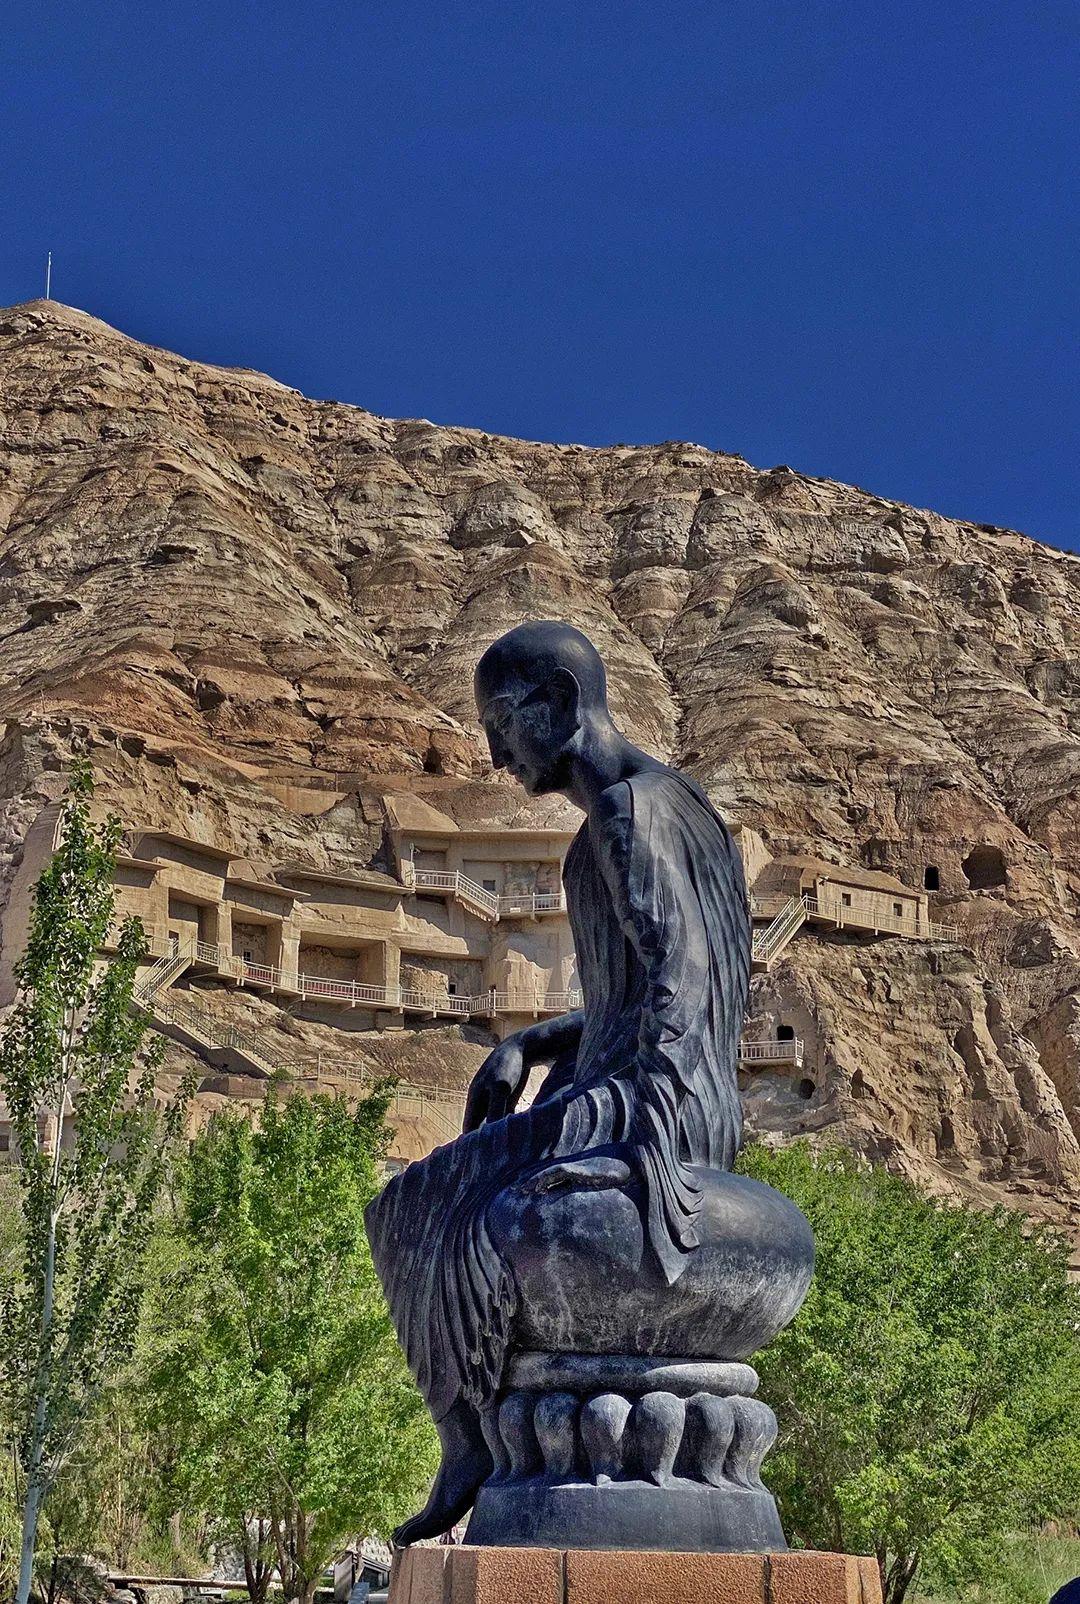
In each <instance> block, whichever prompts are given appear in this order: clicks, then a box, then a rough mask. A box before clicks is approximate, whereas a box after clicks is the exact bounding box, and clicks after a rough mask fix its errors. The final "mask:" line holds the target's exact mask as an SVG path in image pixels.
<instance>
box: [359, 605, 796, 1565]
mask: <svg viewBox="0 0 1080 1604" xmlns="http://www.w3.org/2000/svg"><path fill="white" fill-rule="evenodd" d="M475 689H476V704H477V709H478V711H479V714H480V717H481V719H482V721H483V724H484V728H485V731H486V733H487V738H488V742H489V745H490V749H491V758H492V762H493V763H494V765H495V767H496V768H506V769H509V770H510V771H511V773H513V774H514V775H515V776H516V777H517V778H518V779H519V780H520V781H521V783H522V784H523V785H524V787H525V789H526V791H528V793H529V794H530V795H531V796H539V795H543V794H545V793H547V792H553V791H560V792H562V794H563V795H564V796H566V797H568V798H569V799H570V800H571V801H572V802H574V803H576V804H577V806H578V807H579V808H581V809H582V810H583V812H584V813H585V822H584V823H583V825H582V827H581V829H580V831H579V832H578V834H577V836H576V838H575V839H574V842H573V844H572V845H571V847H570V850H569V852H568V854H567V858H566V865H565V884H566V898H567V909H568V913H569V918H570V923H571V926H572V929H573V933H574V940H575V943H576V947H577V960H578V970H579V975H580V982H581V988H582V993H583V997H584V1006H583V1007H582V1009H581V1010H580V1011H578V1012H575V1013H571V1014H566V1015H564V1016H563V1017H562V1018H560V1019H554V1020H551V1021H546V1022H543V1023H540V1024H537V1025H533V1026H531V1027H529V1028H528V1029H526V1030H522V1031H520V1032H518V1033H517V1034H516V1035H514V1036H510V1037H508V1038H507V1039H506V1040H505V1041H503V1042H502V1043H500V1045H499V1046H498V1047H496V1048H495V1050H494V1051H493V1052H492V1053H491V1054H490V1056H489V1057H488V1059H487V1060H486V1062H485V1063H484V1064H483V1066H482V1067H481V1069H480V1070H479V1072H478V1073H477V1075H476V1078H475V1080H474V1081H473V1084H472V1087H471V1089H470V1092H469V1098H468V1103H467V1107H466V1116H465V1131H464V1133H463V1134H462V1135H461V1136H460V1137H459V1138H458V1139H457V1140H456V1141H453V1142H450V1143H448V1144H447V1145H446V1146H444V1147H440V1148H437V1149H436V1150H435V1152H433V1153H432V1154H431V1155H430V1156H429V1157H428V1158H426V1159H423V1160H421V1161H419V1162H418V1163H415V1164H411V1165H409V1167H408V1168H407V1169H406V1170H405V1171H403V1172H402V1173H401V1174H400V1175H398V1176H396V1177H395V1178H394V1179H392V1180H391V1181H390V1182H389V1184H388V1185H387V1186H386V1188H385V1190H384V1191H383V1192H382V1193H381V1194H380V1195H379V1196H378V1197H377V1198H376V1199H375V1201H374V1202H373V1203H372V1204H371V1206H370V1208H369V1210H368V1215H367V1224H368V1233H369V1236H370V1239H371V1245H372V1251H373V1253H374V1257H375V1263H376V1267H377V1269H378V1272H379V1276H380V1278H381V1280H382V1284H383V1287H384V1288H385V1291H386V1296H387V1299H388V1302H389V1305H390V1309H391V1313H392V1315H393V1319H394V1324H395V1327H396V1330H397V1332H398V1336H399V1338H400V1340H401V1343H402V1345H403V1347H404V1349H405V1352H406V1355H407V1357H408V1360H409V1364H410V1367H411V1369H412V1371H413V1374H414V1375H415V1377H416V1380H417V1383H418V1385H419V1387H420V1389H421V1392H422V1393H423V1396H424V1398H425V1400H426V1402H427V1404H428V1407H429V1408H430V1410H431V1413H432V1416H433V1418H434V1420H435V1423H436V1426H437V1429H438V1432H439V1438H440V1441H441V1444H442V1451H443V1458H442V1464H441V1467H440V1470H439V1474H438V1476H437V1478H436V1481H435V1485H434V1488H433V1490H432V1494H431V1498H430V1500H429V1502H428V1505H427V1507H426V1508H425V1509H424V1510H423V1511H422V1513H420V1514H419V1515H417V1516H415V1517H414V1518H413V1519H412V1520H410V1521H407V1522H406V1524H405V1525H404V1526H403V1527H402V1528H401V1529H400V1531H399V1532H398V1533H397V1534H396V1539H397V1541H398V1542H399V1543H402V1544H404V1543H410V1542H414V1541H416V1540H418V1539H420V1538H423V1537H432V1536H436V1535H438V1534H439V1533H442V1532H444V1531H445V1530H447V1529H448V1528H449V1527H450V1526H451V1525H452V1524H453V1523H454V1522H456V1521H458V1520H460V1519H461V1518H462V1516H463V1515H464V1514H465V1513H466V1511H467V1510H469V1509H472V1512H473V1513H472V1517H471V1520H470V1523H469V1528H468V1533H467V1541H468V1542H470V1543H481V1544H487V1543H497V1544H503V1545H507V1546H530V1545H532V1546H537V1545H539V1546H543V1547H550V1548H575V1547H576V1548H663V1549H684V1550H685V1549H704V1550H714V1549H715V1550H723V1549H733V1550H744V1551H745V1550H751V1549H755V1550H766V1549H777V1548H782V1547H784V1539H783V1534H782V1531H781V1529H780V1524H779V1520H778V1518H777V1514H776V1507H775V1504H774V1503H773V1500H772V1497H771V1495H770V1494H769V1493H768V1492H767V1490H766V1489H765V1488H764V1487H763V1486H762V1483H761V1481H760V1479H759V1476H758V1471H759V1468H760V1465H761V1460H762V1458H763V1456H764V1454H765V1452H766V1450H767V1449H768V1447H769V1446H770V1445H771V1443H772V1440H773V1437H774V1436H775V1430H776V1424H775V1419H774V1417H773V1415H772V1412H771V1411H770V1410H769V1409H768V1408H767V1406H766V1405H765V1404H763V1403H760V1402H759V1401H757V1400H756V1399H755V1398H754V1397H753V1396H752V1394H753V1393H754V1391H755V1389H756V1386H757V1376H756V1374H755V1372H754V1371H753V1370H752V1369H751V1367H750V1366H749V1365H747V1364H745V1363H744V1362H743V1361H744V1360H745V1359H747V1358H748V1357H749V1356H750V1355H751V1354H752V1353H754V1352H755V1351H756V1349H758V1348H759V1347H761V1346H763V1344H765V1343H767V1342H769V1341H771V1340H772V1338H773V1337H774V1336H775V1335H776V1334H777V1333H778V1332H779V1331H780V1330H782V1329H783V1327H784V1326H785V1325H786V1324H787V1323H788V1322H789V1321H790V1320H791V1319H792V1318H793V1317H794V1315H795V1314H796V1312H797V1311H798V1308H799V1306H800V1304H801V1303H802V1300H803V1298H804V1296H805V1294H806V1290H807V1287H808V1285H809V1282H810V1277H811V1274H812V1270H813V1240H812V1237H811V1234H810V1229H809V1226H808V1225H807V1222H806V1220H805V1219H804V1217H803V1215H802V1214H801V1213H800V1212H799V1210H798V1209H797V1208H796V1207H795V1205H794V1204H793V1203H791V1202H790V1201H789V1200H788V1199H786V1198H784V1197H782V1196H780V1194H778V1193H776V1192H774V1191H772V1190H771V1189H770V1188H768V1187H766V1186H762V1185H760V1184H759V1183H757V1182H755V1181H751V1180H748V1179H746V1178H744V1177H741V1176H736V1175H733V1174H732V1173H731V1166H732V1163H733V1162H734V1159H735V1155H736V1153H737V1152H738V1149H739V1144H740V1139H741V1127H742V1122H741V1114H740V1108H739V1095H738V1087H737V1081H736V1067H737V1061H738V1049H739V1037H740V1033H741V1029H742V1023H743V1017H744V1011H745V1007H746V997H747V990H748V986H749V977H750V945H751V926H750V917H749V910H748V904H747V896H746V888H745V883H744V879H743V872H742V866H741V862H740V859H739V855H738V852H737V851H736V849H735V846H734V844H733V842H732V839H731V835H730V833H729V832H728V829H727V827H726V826H725V824H724V822H723V820H722V819H721V818H720V816H719V814H718V813H717V812H716V810H715V809H714V808H713V806H712V805H711V803H710V802H709V800H708V798H707V797H706V796H705V794H704V792H703V791H702V790H701V789H700V788H699V787H698V786H697V785H696V784H695V782H694V781H693V780H691V779H689V778H688V777H687V776H686V775H683V774H679V773H678V772H676V771H675V770H674V769H671V768H669V767H667V766H666V765H665V764H663V763H660V762H658V761H657V760H656V759H655V758H651V757H649V756H647V755H646V754H645V753H644V752H641V751H639V750H638V749H637V748H636V747H635V746H633V745H632V744H631V743H630V742H629V741H628V740H626V738H625V737H624V736H623V735H621V734H620V732H619V731H618V730H617V729H616V728H615V726H614V724H613V723H612V721H611V716H610V714H609V712H608V705H607V688H606V682H605V676H604V668H603V664H602V663H601V661H600V658H599V656H598V654H597V652H596V650H595V649H594V647H593V646H592V645H591V643H590V642H589V641H588V640H587V639H586V638H585V636H584V635H582V634H580V633H579V632H578V631H577V630H574V629H571V628H570V627H569V626H568V625H565V624H558V623H536V624H525V625H522V626H521V627H520V628H518V629H514V630H511V631H510V633H509V634H507V635H504V636H503V637H502V638H501V639H500V640H498V641H496V642H495V644H494V645H493V646H492V647H490V648H489V650H488V651H487V652H485V653H484V656H483V657H482V658H481V660H480V663H479V666H478V667H477V670H476V680H475ZM538 1065H546V1066H548V1072H547V1074H546V1076H545V1078H544V1080H543V1082H542V1084H541V1085H540V1087H539V1089H538V1091H537V1093H536V1096H535V1098H534V1100H533V1102H532V1104H531V1105H530V1106H529V1107H527V1108H523V1109H521V1110H520V1112H519V1111H517V1110H518V1104H519V1101H520V1099H521V1095H522V1092H523V1091H524V1089H525V1086H526V1083H527V1081H528V1078H529V1075H530V1073H531V1071H532V1070H533V1069H534V1068H535V1067H536V1066H538Z"/></svg>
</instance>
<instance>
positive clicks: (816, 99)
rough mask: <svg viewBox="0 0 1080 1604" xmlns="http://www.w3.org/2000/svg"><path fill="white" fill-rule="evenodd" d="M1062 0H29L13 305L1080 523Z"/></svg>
mask: <svg viewBox="0 0 1080 1604" xmlns="http://www.w3.org/2000/svg"><path fill="white" fill-rule="evenodd" d="M1078 36H1080V10H1078V9H1077V7H1076V5H1075V3H1074V0H1067V3H1066V0H1061V3H1056V0H1051V3H1040V0H1010V3H1002V0H982V3H970V0H948V3H942V0H925V3H919V0H915V3H911V4H903V5H894V4H877V3H875V0H838V3H836V4H830V5H824V4H815V3H813V0H792V3H787V0H784V3H778V4H770V3H768V0H712V3H702V4H690V3H686V0H656V3H654V4H650V5H644V4H639V3H637V0H622V3H614V0H610V3H600V0H548V3H546V4H543V5H533V4H519V3H515V0H468V3H466V4H457V5H455V4H454V3H453V0H449V3H447V0H443V3H441V4H438V5H432V4H430V3H428V0H392V3H387V4H371V3H367V0H337V3H320V0H262V3H260V4H252V3H249V0H214V3H203V4H197V3H194V0H160V3H159V0H149V3H147V0H139V3H138V4H134V3H131V4H124V3H118V0H89V3H87V0H81V3H79V4H74V3H52V4H51V3H49V0H40V3H35V4H31V3H29V0H10V3H9V5H8V6H6V7H5V8H4V18H3V24H2V27H0V83H2V92H0V152H2V158H0V304H7V303H9V302H12V301H20V300H26V299H29V298H30V297H32V296H35V295H38V294H40V293H41V292H42V283H43V264H44V258H45V252H46V250H47V249H48V248H50V247H51V248H52V250H53V252H54V262H55V267H54V277H53V293H54V295H55V297H56V298H57V299H58V300H62V301H66V302H68V303H69V304H71V305H74V306H79V307H83V308H84V309H85V310H87V311H89V312H93V313H94V314H96V315H97V316H99V317H103V318H105V319H107V320H108V321H109V322H111V323H114V324H116V325H118V326H119V327H120V328H122V329H124V330H126V331H127V332H128V333H130V334H134V335H137V336H139V337H140V338H143V339H146V340H150V341H153V342H154V343H156V344H159V345H165V346H170V347H172V348H174V349H176V350H178V351H181V352H183V353H185V354H186V355H188V356H192V357H200V358H203V359H205V360H208V361H214V362H223V363H238V364H244V365H250V366H254V367H259V368H263V369H265V370H267V371H268V372H271V373H273V374H274V375H275V376H276V377H278V378H280V379H283V380H285V381H286V382H287V383H290V384H294V385H296V386H297V387H298V388H300V389H302V390H304V391H305V392H307V393H308V394H310V395H314V396H321V397H335V398H337V399H340V400H345V401H353V402H357V403H359V404H361V405H363V406H365V407H369V408H371V409H372V410H374V411H377V412H381V413H386V414H389V415H393V416H424V417H428V418H432V419H435V420H436V421H438V422H443V423H458V424H469V425H474V426H477V427H479V428H483V429H487V430H490V431H492V432H499V433H505V434H515V435H523V436H526V437H528V438H532V439H556V440H572V441H583V442H590V443H594V442H595V443H600V442H608V441H619V440H622V441H653V440H662V439H670V438H679V439H688V440H695V441H698V442H700V443H702V444H705V445H709V446H716V447H720V448H722V449H724V450H730V451H740V452H742V453H743V454H744V455H745V456H747V457H748V458H749V459H750V460H751V461H752V462H755V463H757V464H758V465H760V466H762V467H770V466H772V465H773V464H775V463H778V462H786V463H790V464H791V465H792V466H794V467H797V468H800V469H803V470H805V471H806V472H809V473H816V474H827V475H830V476H832V477H835V478H839V479H846V480H851V481H853V482H855V483H857V484H860V485H863V486H865V487H867V488H868V489H872V490H875V491H878V492H880V493H883V494H886V495H891V496H897V497H900V498H902V499H904V500H907V501H911V502H914V503H916V504H917V505H929V506H933V507H936V508H937V509H939V510H940V511H942V512H947V513H953V514H956V515H959V516H966V517H970V518H974V519H977V520H983V521H987V522H994V523H1002V524H1007V525H1012V526H1014V527H1017V528H1021V529H1024V530H1026V531H1027V532H1028V533H1030V534H1034V535H1038V536H1041V537H1043V538H1045V539H1048V540H1050V541H1053V542H1054V543H1055V544H1059V545H1073V546H1076V545H1080V536H1078V533H1077V523H1076V508H1077V505H1078V503H1080V493H1078V492H1080V487H1078V485H1077V474H1076V464H1077V461H1078V459H1080V452H1078V449H1077V447H1078V441H1077V438H1076V437H1077V432H1078V431H1077V428H1076V424H1077V388H1076V363H1075V352H1076V344H1077V341H1076V334H1077V319H1076V287H1077V284H1076V281H1077V271H1076V257H1077V251H1076V246H1077V237H1078V212H1080V207H1078V205H1077V180H1076V170H1077V158H1078V154H1080V152H1078V143H1077V134H1076V127H1075V123H1076V114H1077V109H1078V106H1077V82H1078V80H1080V48H1078Z"/></svg>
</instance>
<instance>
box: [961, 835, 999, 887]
mask: <svg viewBox="0 0 1080 1604" xmlns="http://www.w3.org/2000/svg"><path fill="white" fill-rule="evenodd" d="M961 867H962V869H963V871H964V874H965V876H966V877H967V883H968V885H969V886H970V887H971V889H972V891H992V890H993V889H994V887H995V886H1003V885H1004V884H1005V856H1004V854H1003V853H1002V851H1001V848H1000V847H991V846H983V847H973V848H972V850H971V851H970V852H969V853H968V855H967V857H966V858H965V859H964V861H963V864H962V865H961Z"/></svg>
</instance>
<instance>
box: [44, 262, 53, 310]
mask: <svg viewBox="0 0 1080 1604" xmlns="http://www.w3.org/2000/svg"><path fill="white" fill-rule="evenodd" d="M45 299H46V300H47V301H51V300H52V251H50V252H49V255H48V258H47V260H46V262H45Z"/></svg>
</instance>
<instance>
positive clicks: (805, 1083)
mask: <svg viewBox="0 0 1080 1604" xmlns="http://www.w3.org/2000/svg"><path fill="white" fill-rule="evenodd" d="M816 1091H817V1087H816V1086H815V1084H814V1082H813V1081H812V1080H811V1079H810V1077H809V1075H807V1076H806V1077H805V1078H804V1079H803V1080H801V1081H800V1082H799V1096H800V1097H801V1098H802V1099H803V1101H804V1102H807V1103H808V1102H809V1101H810V1099H811V1097H813V1095H814V1093H815V1092H816Z"/></svg>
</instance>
